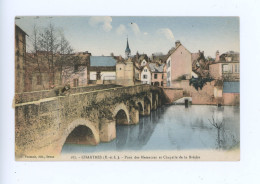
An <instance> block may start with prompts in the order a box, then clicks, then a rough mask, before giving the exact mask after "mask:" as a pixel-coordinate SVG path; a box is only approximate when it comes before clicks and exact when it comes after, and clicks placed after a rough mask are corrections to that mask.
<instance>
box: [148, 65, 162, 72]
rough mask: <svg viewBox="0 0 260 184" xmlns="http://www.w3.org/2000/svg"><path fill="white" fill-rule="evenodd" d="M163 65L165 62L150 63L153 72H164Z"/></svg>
mask: <svg viewBox="0 0 260 184" xmlns="http://www.w3.org/2000/svg"><path fill="white" fill-rule="evenodd" d="M163 67H164V64H161V65H158V64H156V63H149V68H150V70H151V72H153V73H155V72H158V73H162V72H163Z"/></svg>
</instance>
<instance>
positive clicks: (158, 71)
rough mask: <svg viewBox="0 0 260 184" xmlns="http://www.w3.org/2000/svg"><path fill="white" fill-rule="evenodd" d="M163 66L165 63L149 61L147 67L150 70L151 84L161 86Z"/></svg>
mask: <svg viewBox="0 0 260 184" xmlns="http://www.w3.org/2000/svg"><path fill="white" fill-rule="evenodd" d="M164 66H165V64H159V63H149V69H150V71H151V85H153V86H163V84H164V82H163V81H164V77H165V76H164V73H165V72H164Z"/></svg>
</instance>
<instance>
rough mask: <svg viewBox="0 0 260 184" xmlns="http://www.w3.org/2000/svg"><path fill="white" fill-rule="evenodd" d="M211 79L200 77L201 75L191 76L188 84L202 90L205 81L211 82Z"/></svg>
mask: <svg viewBox="0 0 260 184" xmlns="http://www.w3.org/2000/svg"><path fill="white" fill-rule="evenodd" d="M211 81H213V79H212V78H202V77H198V78H193V77H192V78H191V79H190V83H189V84H190V85H192V86H193V87H194V88H195V89H196V90H197V91H198V90H199V88H200V89H201V90H202V88H203V87H204V86H205V84H206V83H207V82H211Z"/></svg>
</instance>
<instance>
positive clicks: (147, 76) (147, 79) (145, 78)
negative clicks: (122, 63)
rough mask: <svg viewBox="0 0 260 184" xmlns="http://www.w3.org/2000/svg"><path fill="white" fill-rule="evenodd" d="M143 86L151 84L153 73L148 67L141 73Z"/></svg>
mask: <svg viewBox="0 0 260 184" xmlns="http://www.w3.org/2000/svg"><path fill="white" fill-rule="evenodd" d="M141 82H142V84H151V71H150V70H149V68H148V67H147V66H145V67H144V68H143V70H142V73H141Z"/></svg>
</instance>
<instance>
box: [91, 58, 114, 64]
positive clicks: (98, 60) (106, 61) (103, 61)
mask: <svg viewBox="0 0 260 184" xmlns="http://www.w3.org/2000/svg"><path fill="white" fill-rule="evenodd" d="M116 62H117V60H116V59H115V58H114V57H112V56H90V66H116Z"/></svg>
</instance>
